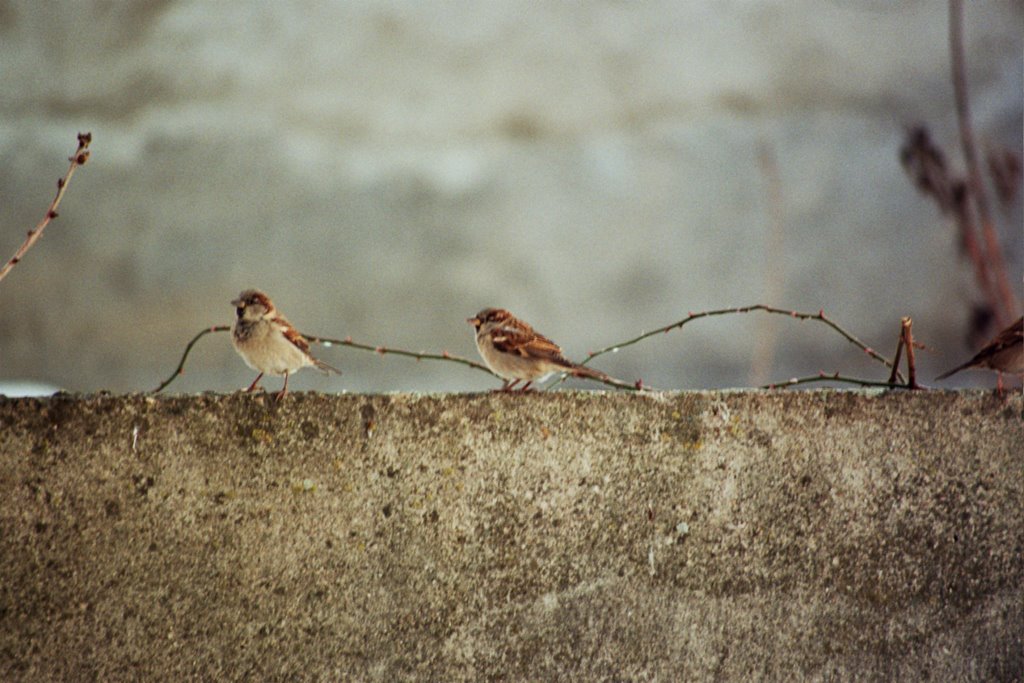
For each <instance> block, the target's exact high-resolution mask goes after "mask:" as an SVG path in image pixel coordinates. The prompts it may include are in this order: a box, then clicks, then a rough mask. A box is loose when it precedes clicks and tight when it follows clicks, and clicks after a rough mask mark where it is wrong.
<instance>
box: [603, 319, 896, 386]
mask: <svg viewBox="0 0 1024 683" xmlns="http://www.w3.org/2000/svg"><path fill="white" fill-rule="evenodd" d="M753 311H764V312H765V313H775V314H778V315H787V316H789V317H791V318H798V319H800V320H818V321H820V322H822V323H824V324H826V325H828V326H829V327H831V328H832V329H833V330H835V331H836V332H838V333H839V334H840V335H842V336H843V338H845V339H846V340H847V341H848V342H850V343H851V344H853V345H854V346H856V347H857V348H859V349H860V350H861V351H863V352H864V353H866V354H868V355H869V356H870V357H871V358H873V359H875V360H876V361H878V362H879V363H881V364H883V365H884V366H885V367H887V368H892V363H890V362H889V361H888V360H886V359H885V357H883V356H882V355H881V354H880V353H878V352H877V351H875V350H874V349H872V348H871V347H870V346H868V345H867V344H865V343H864V342H862V341H861V340H860V339H857V337H855V336H853V335H852V334H850V333H849V332H847V331H846V330H845V329H843V328H842V327H841V326H840V325H839V324H838V323H836V322H834V321H833V320H832V319H831V318H829V317H828V316H826V315H825V312H824V311H818V312H817V313H801V312H800V311H790V310H786V309H784V308H775V307H773V306H765V305H763V304H754V305H753V306H740V307H737V308H720V309H717V310H712V311H701V312H699V313H690V314H689V315H687V316H686V317H685V318H683V319H682V320H679V321H677V322H674V323H672V324H671V325H665V326H664V327H659V328H658V329H656V330H652V331H651V332H645V333H643V334H641V335H640V336H639V337H634V338H633V339H629V340H627V341H624V342H621V343H619V344H613V345H611V346H607V347H605V348H603V349H601V350H599V351H593V352H592V353H590V354H589V356H588V357H587V360H585V361H584V364H585V363H589V362H590V361H591V360H593V359H594V358H597V357H598V356H601V355H604V354H606V353H610V352H612V351H617V350H618V349H621V348H624V347H626V346H632V345H633V344H636V343H638V342H641V341H643V340H644V339H647V338H649V337H653V336H655V335H658V334H663V333H666V332H671V331H672V330H674V329H677V328H680V327H682V326H684V325H686V324H687V323H689V322H692V321H694V320H697V319H698V318H708V317H711V316H716V315H730V314H733V313H751V312H753ZM896 376H897V378H898V379H899V381H901V382H902V381H904V380H903V376H902V375H901V374H900V373H899V372H897V374H896Z"/></svg>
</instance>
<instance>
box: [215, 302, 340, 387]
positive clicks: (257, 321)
mask: <svg viewBox="0 0 1024 683" xmlns="http://www.w3.org/2000/svg"><path fill="white" fill-rule="evenodd" d="M231 304H232V305H233V306H234V307H235V312H236V314H237V316H238V317H237V319H236V320H235V326H234V328H233V329H232V330H231V345H232V346H234V347H235V351H238V355H240V356H241V357H242V360H244V361H245V364H246V365H248V366H249V367H250V368H252V369H253V370H256V371H258V372H259V373H260V374H259V375H257V376H256V379H254V380H253V382H252V384H250V385H249V388H248V389H246V391H252V390H253V389H255V388H256V385H257V384H259V381H260V379H261V378H262V377H263V375H265V374H266V375H277V376H281V375H284V387H283V388H282V389H281V391H280V393H278V395H277V397H278V398H283V397H284V395H285V394H286V393H287V392H288V376H289V375H290V374H292V373H293V372H295V371H297V370H300V369H302V368H305V367H309V366H313V367H315V368H318V369H319V370H322V371H323V372H324V373H325V374H329V373H331V372H336V373H338V374H339V375H340V374H341V370H338V369H337V368H333V367H331V366H330V365H328V364H327V363H325V362H323V361H322V360H318V359H316V358H313V356H312V355H310V353H309V342H308V341H306V339H305V337H303V336H302V335H301V334H299V331H298V330H296V329H295V328H294V327H292V324H291V323H290V322H288V320H287V319H285V317H284V316H283V315H281V314H280V313H278V312H277V309H276V308H275V307H274V302H273V301H271V300H270V297H268V296H267V295H266V294H264V293H263V292H261V291H259V290H257V289H247V290H245V291H244V292H242V293H241V294H239V295H238V298H237V299H235V300H234V301H232V302H231Z"/></svg>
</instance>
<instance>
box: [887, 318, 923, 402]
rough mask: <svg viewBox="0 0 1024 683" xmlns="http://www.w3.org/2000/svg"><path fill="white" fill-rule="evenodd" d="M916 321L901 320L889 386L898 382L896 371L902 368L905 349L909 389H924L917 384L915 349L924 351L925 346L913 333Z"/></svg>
mask: <svg viewBox="0 0 1024 683" xmlns="http://www.w3.org/2000/svg"><path fill="white" fill-rule="evenodd" d="M913 324H914V321H913V320H911V319H910V318H909V317H907V316H904V317H903V318H901V319H900V333H899V341H898V342H897V343H896V354H895V357H894V358H893V361H892V373H891V374H890V375H889V384H894V383H895V382H896V371H897V370H898V369H899V366H900V354H901V352H902V351H903V349H906V351H907V384H906V388H907V389H923V388H924V387H922V386H921V385H920V384H918V383H917V367H916V366H915V364H914V349H915V348H919V349H923V348H924V345H923V344H919V343H917V342H915V341H914V334H913V332H912V331H911V327H912V326H913Z"/></svg>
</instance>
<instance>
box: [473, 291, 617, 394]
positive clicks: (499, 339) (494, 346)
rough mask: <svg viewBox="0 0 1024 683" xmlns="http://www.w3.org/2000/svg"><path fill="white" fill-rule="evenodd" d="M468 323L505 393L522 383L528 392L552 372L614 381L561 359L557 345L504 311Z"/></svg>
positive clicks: (488, 311)
mask: <svg viewBox="0 0 1024 683" xmlns="http://www.w3.org/2000/svg"><path fill="white" fill-rule="evenodd" d="M466 322H468V323H469V324H470V325H472V326H473V327H474V328H476V348H477V351H479V352H480V356H481V357H482V358H483V359H484V363H486V365H487V367H489V368H490V369H491V371H492V372H494V374H496V375H498V376H499V377H501V378H502V379H504V380H505V384H504V385H502V387H501V390H502V391H510V390H511V389H512V387H514V386H515V385H516V384H518V383H519V382H521V381H525V382H526V384H524V385H523V386H522V388H521V391H526V390H528V389H529V388H530V385H531V384H533V383H534V382H535V381H536V380H538V379H540V378H542V377H544V376H545V375H549V374H551V373H553V372H567V373H569V374H570V375H572V376H573V377H590V378H591V379H597V380H611V378H610V377H609V376H608V375H606V374H604V373H603V372H599V371H598V370H593V369H591V368H588V367H586V366H584V365H577V364H576V363H573V362H572V361H571V360H569V359H568V358H566V357H565V356H563V355H562V349H561V348H559V346H558V344H555V343H554V342H553V341H551V340H550V339H548V338H547V337H545V336H543V335H541V334H538V333H537V332H534V330H533V328H532V327H530V326H529V325H528V324H526V323H525V322H523V321H522V320H520V319H519V318H517V317H515V316H514V315H512V314H511V313H509V312H508V311H506V310H505V309H503V308H485V309H484V310H482V311H480V312H479V313H477V314H476V315H475V316H473V317H472V318H467V319H466Z"/></svg>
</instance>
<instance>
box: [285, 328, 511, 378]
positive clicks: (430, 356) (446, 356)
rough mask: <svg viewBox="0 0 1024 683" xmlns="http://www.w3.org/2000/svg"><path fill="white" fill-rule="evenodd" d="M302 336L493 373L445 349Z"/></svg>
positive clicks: (318, 340) (318, 341) (312, 340)
mask: <svg viewBox="0 0 1024 683" xmlns="http://www.w3.org/2000/svg"><path fill="white" fill-rule="evenodd" d="M302 336H304V337H306V339H308V340H309V341H311V342H313V343H316V344H326V345H332V344H337V345H338V346H348V347H350V348H353V349H361V350H363V351H373V352H374V353H379V354H380V355H382V356H383V355H386V354H389V353H390V354H394V355H396V356H405V357H406V358H415V359H416V360H442V361H449V362H452V363H458V364H460V365H465V366H467V367H470V368H474V369H476V370H482V371H483V372H486V373H487V374H488V375H494V373H493V372H491V371H490V369H489V368H488V367H487V366H486V365H483V364H481V363H477V362H475V361H471V360H469V359H468V358H462V357H461V356H453V355H452V354H450V353H448V352H447V351H442V352H441V353H426V352H423V351H406V350H404V349H392V348H389V347H387V346H373V345H371V344H360V343H359V342H355V341H352V339H351V338H345V339H331V338H329V337H316V336H306V335H302ZM494 376H495V377H497V375H494Z"/></svg>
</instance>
